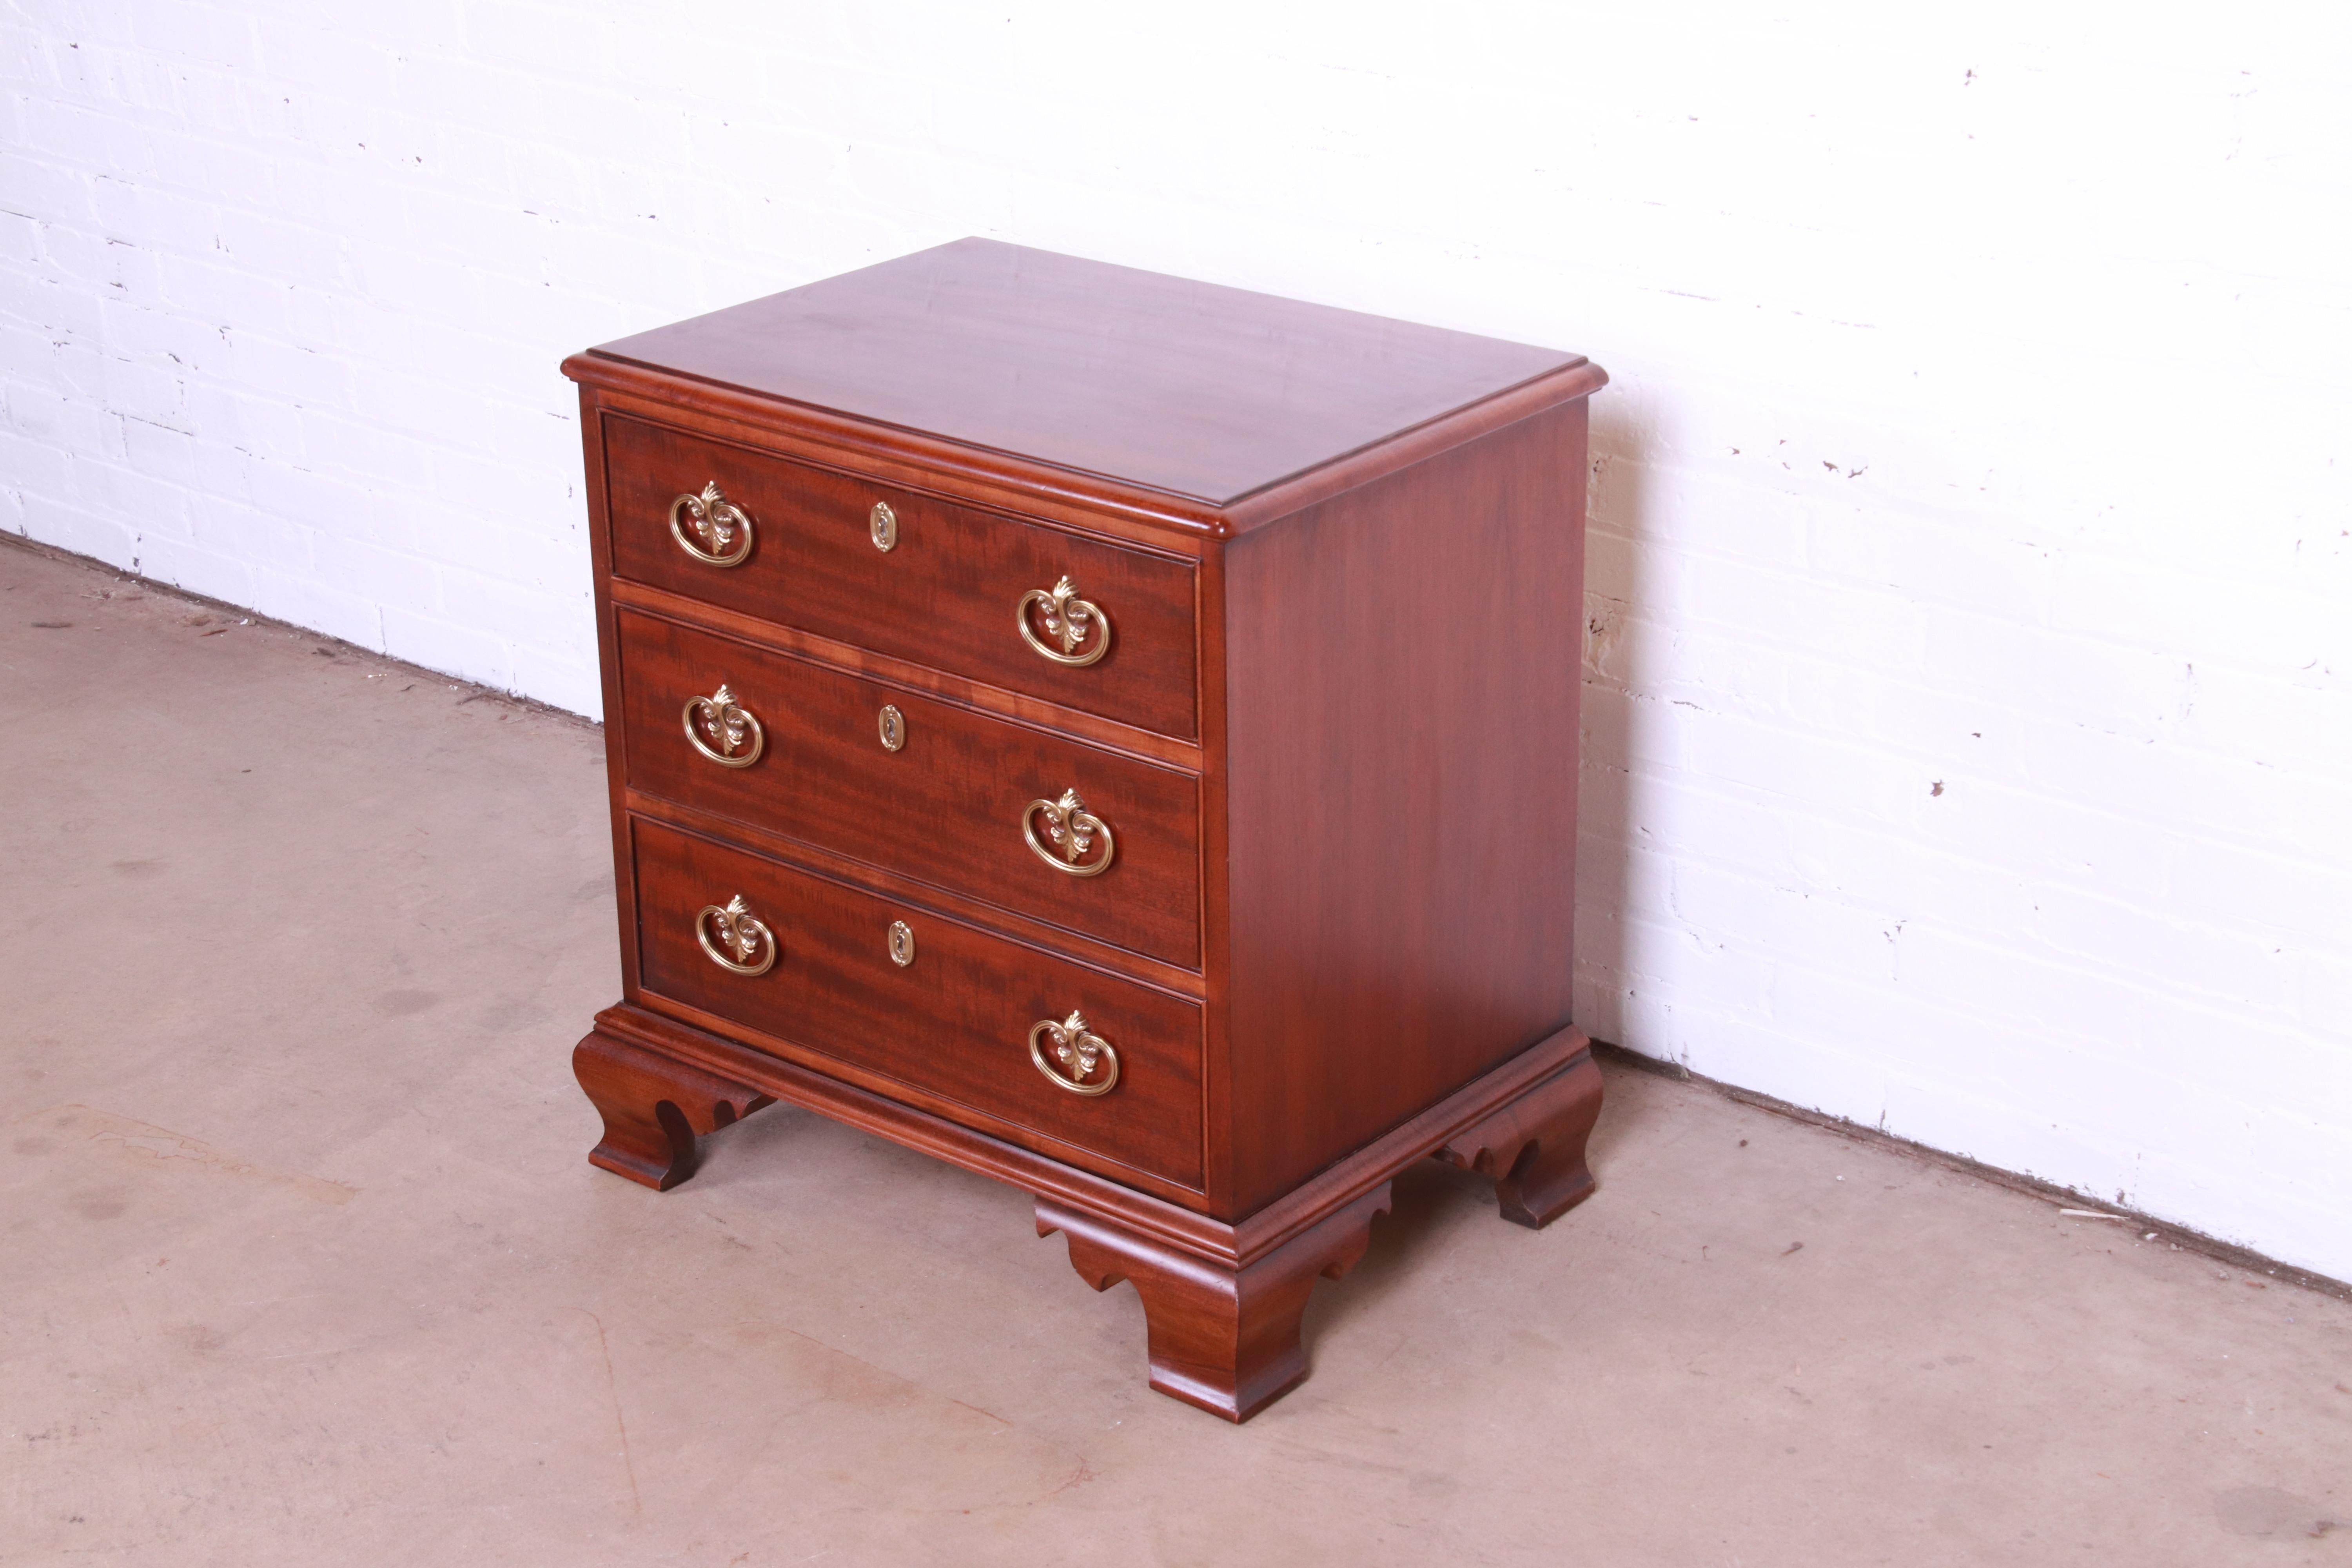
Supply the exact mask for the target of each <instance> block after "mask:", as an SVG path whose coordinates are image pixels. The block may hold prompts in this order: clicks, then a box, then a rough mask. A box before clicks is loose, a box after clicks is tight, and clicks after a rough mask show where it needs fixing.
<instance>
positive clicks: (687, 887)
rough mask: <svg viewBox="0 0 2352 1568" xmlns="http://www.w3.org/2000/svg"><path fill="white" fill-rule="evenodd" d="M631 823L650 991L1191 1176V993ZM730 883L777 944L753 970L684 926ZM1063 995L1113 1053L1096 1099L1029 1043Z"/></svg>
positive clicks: (641, 960)
mask: <svg viewBox="0 0 2352 1568" xmlns="http://www.w3.org/2000/svg"><path fill="white" fill-rule="evenodd" d="M634 826H635V833H634V836H633V837H634V838H635V850H636V873H637V889H638V900H639V902H638V914H639V928H638V936H637V947H638V965H639V973H640V976H641V984H642V986H643V988H644V991H645V992H646V994H648V995H650V996H659V997H668V998H673V999H675V1000H677V1001H679V1002H683V1003H685V1004H687V1005H689V1006H692V1007H695V1008H698V1009H699V1010H701V1011H702V1012H705V1013H708V1014H711V1015H714V1016H718V1017H721V1018H727V1019H733V1020H737V1021H740V1022H741V1023H743V1024H746V1025H749V1026H752V1027H754V1028H758V1029H761V1030H765V1031H767V1032H769V1033H771V1034H775V1035H781V1036H782V1037H786V1038H788V1039H791V1040H793V1041H796V1042H798V1043H799V1044H801V1045H803V1046H805V1047H809V1048H810V1049H812V1050H814V1051H818V1052H821V1053H823V1054H824V1055H825V1056H828V1057H833V1058H838V1059H840V1060H842V1061H844V1062H847V1063H850V1064H853V1065H855V1066H857V1067H860V1068H866V1069H868V1070H869V1071H872V1072H876V1073H879V1074H883V1075H886V1076H887V1077H889V1078H893V1079H901V1080H903V1081H905V1082H907V1083H909V1084H912V1085H917V1086H919V1087H920V1088H922V1089H927V1090H929V1091H930V1092H931V1093H934V1094H937V1095H940V1096H941V1097H943V1098H945V1099H947V1100H951V1101H956V1102H960V1103H961V1104H965V1105H970V1106H973V1107H976V1108H978V1109H979V1110H984V1111H986V1112H987V1113H988V1114H989V1115H991V1116H992V1117H995V1118H998V1119H1000V1120H1001V1121H1004V1122H1007V1123H1010V1124H1012V1125H1013V1126H1014V1127H1017V1128H1020V1129H1024V1130H1025V1131H1033V1132H1034V1133H1036V1134H1038V1135H1040V1136H1041V1137H1044V1138H1048V1139H1052V1140H1054V1141H1055V1142H1060V1143H1065V1144H1068V1145H1071V1146H1073V1147H1076V1148H1079V1149H1087V1150H1092V1151H1095V1152H1098V1153H1101V1154H1105V1155H1108V1156H1110V1157H1111V1158H1113V1159H1116V1160H1118V1162H1120V1163H1124V1164H1129V1165H1134V1166H1138V1167H1139V1168H1141V1169H1144V1170H1148V1171H1152V1172H1155V1173H1158V1174H1160V1175H1162V1176H1165V1177H1167V1178H1168V1179H1170V1180H1171V1181H1175V1182H1179V1183H1181V1184H1184V1185H1186V1186H1188V1187H1198V1186H1199V1185H1200V1182H1201V1013H1200V1009H1199V1008H1198V1007H1197V1006H1195V1005H1192V1003H1190V1002H1187V1001H1184V1000H1181V998H1178V997H1173V996H1170V995H1168V994H1165V993H1162V992H1158V991H1152V990H1148V989H1146V988H1145V987H1142V986H1139V985H1136V984H1130V983H1129V982H1126V981H1123V980H1117V979H1114V978H1112V977H1111V976H1109V975H1107V974H1104V973H1101V972H1100V971H1098V970H1091V969H1086V968H1082V967H1081V966H1079V965H1077V964H1075V963H1068V962H1066V960H1062V959H1057V958H1053V957H1050V956H1048V955H1046V954H1045V953H1041V952H1037V951H1035V950H1034V949H1032V948H1025V947H1021V946H1018V945H1016V944H1014V943H1012V942H1004V941H1003V940H1001V939H999V938H997V937H994V936H992V935H990V934H988V933H987V932H985V931H977V930H974V929H972V928H971V927H970V926H966V925H963V924H961V922H959V921H949V920H946V919H943V918H941V917H940V916H937V915H932V914H929V913H927V912H925V911H923V910H919V909H914V908H911V907H909V906H907V905H903V904H898V903H894V902H892V901H890V900H885V899H879V898H876V897H874V896H873V895H872V894H869V893H866V892H863V891H861V890H859V889H855V888H850V887H845V886H843V885H842V884H840V883H837V882H832V881H828V880H825V879H822V878H818V877H813V876H810V875H808V874H807V873H805V872H803V871H800V870H797V869H795V868H792V867H790V866H785V865H781V864H778V863H777V862H774V861H772V860H768V859H766V858H762V857H760V856H755V855H750V854H746V853H744V852H742V851H740V850H738V849H735V848H732V847H728V846H725V845H721V844H717V843H713V842H711V841H709V840H708V839H704V838H698V837H693V836H691V835H688V834H686V833H681V832H679V831H678V830H677V829H676V828H673V827H670V826H667V824H663V823H657V822H655V821H652V820H651V819H648V818H642V817H640V818H636V819H635V820H634ZM737 896H740V897H741V898H742V899H743V900H744V902H745V903H746V904H747V905H748V906H749V907H750V909H751V912H752V913H753V914H755V915H756V916H758V918H759V919H760V920H761V921H763V922H764V923H765V924H766V925H767V926H768V927H769V929H770V930H771V931H772V932H773V933H774V936H775V939H776V942H777V943H778V945H779V947H780V949H781V955H780V956H779V957H778V958H777V960H776V962H775V964H774V966H773V967H772V969H770V970H769V972H768V973H765V974H761V975H758V976H745V975H740V974H734V973H729V972H728V971H726V970H724V969H721V968H719V966H718V965H717V964H716V963H712V962H711V961H710V960H709V958H708V957H707V956H705V954H704V952H703V951H702V948H701V947H700V945H699V944H698V942H697V941H696V937H695V918H696V914H697V912H698V910H702V909H703V908H705V907H706V906H708V905H713V904H718V905H724V904H725V903H726V902H727V901H728V900H730V898H734V897H737ZM892 921H906V922H907V923H908V925H909V926H910V927H911V928H912V929H913V931H914V933H915V939H916V955H915V962H914V963H912V964H910V965H908V966H906V967H904V968H901V967H899V966H898V964H896V963H892V962H891V959H890V955H889V951H888V947H887V933H888V931H889V928H890V923H891V922H892ZM1073 1010H1078V1011H1082V1012H1083V1013H1084V1014H1085V1016H1086V1018H1087V1022H1088V1023H1089V1024H1091V1025H1092V1026H1093V1027H1094V1029H1095V1030H1096V1032H1097V1033H1099V1034H1100V1035H1102V1036H1104V1037H1107V1038H1108V1039H1109V1040H1110V1041H1111V1043H1112V1044H1113V1046H1115V1047H1117V1049H1118V1058H1119V1065H1120V1070H1119V1078H1118V1086H1117V1087H1116V1088H1115V1089H1112V1090H1111V1091H1110V1092H1109V1093H1108V1094H1106V1095H1102V1096H1100V1097H1098V1098H1092V1099H1089V1098H1086V1097H1083V1096H1080V1095H1076V1094H1073V1093H1071V1092H1069V1091H1068V1090H1066V1089H1060V1088H1057V1087H1056V1086H1055V1085H1054V1084H1053V1083H1051V1082H1049V1081H1047V1079H1046V1078H1045V1074H1044V1073H1042V1072H1040V1071H1038V1069H1037V1068H1036V1067H1035V1066H1034V1064H1033V1063H1032V1062H1031V1060H1030V1058H1029V1047H1028V1039H1029V1031H1030V1027H1031V1026H1033V1025H1034V1024H1036V1023H1037V1022H1039V1021H1040V1020H1042V1019H1055V1020H1058V1019H1061V1018H1064V1017H1066V1016H1067V1015H1068V1014H1069V1013H1071V1012H1072V1011H1073Z"/></svg>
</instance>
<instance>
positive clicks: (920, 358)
mask: <svg viewBox="0 0 2352 1568" xmlns="http://www.w3.org/2000/svg"><path fill="white" fill-rule="evenodd" d="M594 352H595V353H596V354H597V355H598V356H599V357H601V358H604V359H608V360H615V361H625V362H627V363H633V364H638V365H644V366H646V367H649V368H652V369H656V370H661V371H666V372H669V373H671V374H677V375H681V376H686V377H691V378H693V379H696V380H699V381H705V382H711V383H716V384H719V385H723V386H727V387H730V388H735V389H739V390H741V391H745V392H749V393H752V394H754V395H759V396H762V397H767V398H772V399H775V400H778V401H782V402H790V403H795V404H803V405H810V406H813V407H815V408H821V409H827V410H832V411H835V412H838V413H841V414H845V415H847V416H851V417H853V418H856V419H859V420H864V421H870V422H872V423H874V424H877V425H884V426H897V427H898V428H899V429H903V430H919V431H927V432H929V433H931V434H934V435H937V436H940V437H944V438H945V439H947V440H949V441H951V442H955V443H958V444H960V445H962V446H967V447H983V448H987V449H989V450H992V451H996V452H1002V453H1005V454H1008V455H1011V456H1014V457H1021V458H1029V459H1032V460H1033V461H1034V462H1037V463H1040V464H1044V465H1046V466H1049V467H1052V468H1064V469H1069V470H1074V471H1076V472H1080V473H1087V474H1098V475H1102V476H1104V477H1105V478H1108V479H1124V480H1127V481H1129V482H1130V483H1133V484H1136V485H1139V486H1144V487H1148V488H1150V489H1160V490H1166V491H1168V492H1170V493H1171V494H1173V495H1179V496H1191V497H1195V498H1197V499H1200V500H1207V501H1213V502H1219V503H1224V504H1230V503H1232V502H1233V501H1234V500H1238V499H1240V498H1241V497H1243V496H1245V495H1247V494H1249V493H1250V492H1251V491H1253V490H1257V489H1264V488H1265V487H1266V486H1268V485H1271V484H1273V483H1275V482H1276V481H1278V480H1281V479H1286V478H1288V477H1290V476H1291V475H1293V474H1297V473H1298V472H1300V471H1301V470H1303V469H1307V468H1315V467H1317V466H1318V465H1320V464H1324V463H1328V462H1329V461H1331V460H1332V459H1333V458H1338V457H1340V456H1343V455H1345V454H1348V453H1350V452H1354V451H1356V450H1357V449H1358V448H1360V447H1368V446H1370V445H1373V444H1374V443H1377V442H1381V441H1384V440H1388V439H1390V438H1391V437H1395V436H1396V435H1397V434H1398V433H1399V432H1401V431H1408V430H1411V429H1412V428H1414V427H1415V426H1420V425H1423V424H1425V423H1428V422H1429V421H1432V420H1435V419H1439V418H1442V417H1444V416H1447V415H1449V414H1452V413H1454V412H1455V411H1456V410H1458V409H1461V408H1462V407H1464V406H1465V405H1470V404H1474V403H1476V402H1478V401H1480V400H1482V399H1484V398H1487V397H1492V396H1494V395H1496V394H1498V393H1502V392H1506V391H1508V390H1509V389H1511V388H1513V387H1515V386H1517V385H1518V384H1521V383H1523V382H1528V381H1533V380H1535V379H1536V378H1538V376H1542V375H1545V374H1550V373H1553V372H1557V371H1559V370H1562V369H1570V368H1574V367H1576V366H1579V365H1581V364H1582V363H1584V361H1583V359H1582V356H1580V355H1578V354H1570V353H1559V352H1557V351H1555V350H1551V349H1539V348H1531V347H1529V346H1528V345H1527V344H1525V343H1514V342H1503V341H1501V340H1499V339H1496V338H1482V337H1476V336H1474V335H1472V334H1471V333H1468V332H1455V331H1445V330H1444V329H1443V328H1439V327H1425V326H1420V325H1416V324H1415V323H1412V322H1410V321H1390V320H1388V319H1386V318H1384V317H1380V316H1366V315H1360V314H1358V313H1357V312H1355V311H1352V310H1333V309H1331V308H1330V307H1328V306H1325V305H1312V304H1307V303H1306V302H1304V301H1301V300H1285V299H1279V298H1276V296H1274V295H1270V294H1255V293H1250V292H1248V291H1246V290H1244V289H1226V288H1220V287H1218V286H1217V285H1215V284H1213V283H1196V282H1193V281H1192V280H1190V279H1182V278H1170V277H1166V276H1163V275H1162V274H1160V273H1156V272H1139V271H1137V270H1135V269H1133V268H1125V267H1110V266H1106V265H1104V264H1103V263H1101V262H1097V261H1084V260H1080V259H1078V258H1076V257H1069V256H1055V255H1053V254H1051V253H1049V252H1046V251H1040V250H1029V249H1024V248H1023V247H1019V246H1013V245H1003V244H1000V243H998V242H997V241H994V240H987V239H961V240H957V241H955V242H954V243H953V244H950V245H942V246H939V247H934V248H932V249H930V250H925V251H919V252H918V253H916V254H915V255H912V256H902V257H900V258H898V259H896V260H894V261H886V262H883V263H881V264H880V265H879V266H875V267H868V268H863V269H861V270H859V271H856V272H851V273H847V274H845V275H844V276H842V277H838V278H829V279H824V281H823V282H819V283H813V284H810V285H808V286H807V287H805V288H801V289H793V290H792V291H791V292H789V293H784V294H773V295H771V296H769V297H768V298H766V299H764V300H751V302H750V303H748V304H742V305H736V306H732V307H730V308H729V309H727V310H714V311H712V312H711V313H710V314H709V315H707V316H698V317H696V318H694V319H693V320H692V321H680V322H678V323H677V324H676V325H674V326H667V327H660V328H656V330H654V331H650V332H640V333H639V334H637V335H636V336H635V337H632V338H624V339H622V340H621V341H619V342H612V343H607V344H605V345H604V347H602V348H600V349H597V350H596V351H594ZM663 500H664V503H665V504H667V500H668V498H667V496H665V497H664V498H663Z"/></svg>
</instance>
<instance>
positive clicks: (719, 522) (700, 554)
mask: <svg viewBox="0 0 2352 1568" xmlns="http://www.w3.org/2000/svg"><path fill="white" fill-rule="evenodd" d="M689 531H691V533H692V535H693V537H691V538H688V532H689ZM669 536H670V537H671V538H672V539H675V540H677V547H678V548H679V549H680V550H683V551H685V552H687V553H688V555H691V556H693V557H694V558H695V559H696V560H697V561H699V562H701V563H703V564H704V565H706V566H740V565H741V564H742V563H743V562H744V559H745V557H747V556H749V555H750V554H751V514H750V513H748V512H746V511H745V510H743V509H742V508H741V507H740V506H737V505H736V504H735V503H734V502H733V501H730V500H728V499H727V498H726V496H725V495H723V494H721V493H720V491H719V481H718V480H717V479H713V480H711V481H710V482H709V483H708V484H706V485H704V486H703V487H702V493H701V494H700V495H695V494H693V493H691V492H688V494H686V495H682V496H680V497H678V498H677V500H674V501H672V502H670V503H669Z"/></svg>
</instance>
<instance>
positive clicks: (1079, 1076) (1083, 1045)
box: [1029, 1007, 1118, 1099]
mask: <svg viewBox="0 0 2352 1568" xmlns="http://www.w3.org/2000/svg"><path fill="white" fill-rule="evenodd" d="M1045 1041H1051V1042H1052V1048H1051V1049H1050V1050H1048V1049H1046V1048H1045V1044H1044V1042H1045ZM1029 1059H1030V1060H1031V1061H1033V1062H1035V1063H1036V1064H1037V1070H1038V1071H1039V1072H1041V1073H1044V1074H1045V1076H1046V1077H1047V1078H1049V1079H1053V1080H1054V1082H1055V1085H1056V1086H1057V1087H1059V1088H1062V1089H1068V1090H1069V1091H1070V1092H1071V1093H1072V1094H1083V1095H1085V1096H1087V1098H1088V1099H1092V1098H1093V1097H1094V1096H1096V1095H1098V1094H1108V1093H1109V1092H1110V1091H1111V1090H1112V1089H1117V1088H1118V1052H1117V1051H1115V1050H1113V1049H1112V1048H1111V1044H1110V1042H1109V1041H1108V1040H1106V1039H1104V1038H1103V1037H1101V1036H1100V1035H1097V1034H1096V1033H1095V1032H1094V1031H1093V1030H1091V1029H1089V1028H1087V1020H1086V1015H1084V1014H1083V1013H1080V1012H1079V1011H1078V1010H1077V1009H1076V1008H1075V1007H1074V1008H1072V1009H1071V1010H1070V1016H1068V1017H1066V1018H1065V1019H1063V1020H1062V1021H1061V1022H1060V1023H1058V1024H1056V1023H1055V1022H1054V1020H1053V1019H1051V1018H1046V1019H1043V1020H1041V1021H1040V1022H1039V1023H1038V1025H1037V1026H1036V1027H1034V1028H1033V1029H1031V1030H1030V1031H1029ZM1056 1063H1059V1064H1060V1065H1059V1066H1056V1065H1055V1064H1056ZM1096 1068H1101V1069H1102V1080H1101V1081H1100V1082H1099V1083H1088V1082H1087V1079H1089V1078H1092V1077H1093V1076H1094V1074H1095V1069H1096Z"/></svg>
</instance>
